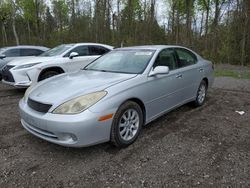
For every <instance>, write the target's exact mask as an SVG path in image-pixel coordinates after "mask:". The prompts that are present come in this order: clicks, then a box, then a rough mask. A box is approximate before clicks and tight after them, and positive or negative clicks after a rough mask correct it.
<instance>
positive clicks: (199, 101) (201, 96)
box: [193, 80, 207, 107]
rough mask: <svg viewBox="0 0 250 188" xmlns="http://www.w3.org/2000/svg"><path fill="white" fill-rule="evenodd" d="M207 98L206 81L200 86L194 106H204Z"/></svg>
mask: <svg viewBox="0 0 250 188" xmlns="http://www.w3.org/2000/svg"><path fill="white" fill-rule="evenodd" d="M206 96H207V82H206V81H205V80H202V81H201V83H200V85H199V88H198V91H197V94H196V99H195V101H194V102H193V105H194V106H195V107H199V106H202V105H203V104H204V103H205V101H206Z"/></svg>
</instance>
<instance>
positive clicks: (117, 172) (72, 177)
mask: <svg viewBox="0 0 250 188" xmlns="http://www.w3.org/2000/svg"><path fill="white" fill-rule="evenodd" d="M223 79H225V78H219V79H217V80H216V83H215V88H213V89H212V90H210V92H209V96H208V100H207V103H206V104H205V105H204V106H203V107H201V108H197V109H193V108H192V107H190V106H188V105H186V106H183V107H181V108H178V109H177V110H175V111H173V112H171V113H169V114H167V115H165V116H164V117H162V118H160V119H158V120H157V121H155V122H153V123H151V124H150V125H149V126H147V127H145V128H144V130H143V133H142V135H141V136H140V138H139V140H138V141H137V142H136V143H134V144H133V145H131V146H130V147H128V148H126V149H117V148H114V147H112V146H110V145H109V144H101V145H97V146H93V147H89V148H81V149H72V148H64V147H60V146H57V145H54V144H50V143H48V142H45V141H43V140H40V139H38V138H36V137H34V136H32V135H31V134H29V133H27V132H26V131H25V130H24V129H23V128H22V127H21V124H20V121H19V116H18V108H17V102H18V100H19V99H20V98H21V97H22V95H23V92H24V91H18V90H15V89H12V88H10V87H6V86H4V85H2V84H0V187H83V186H85V187H113V186H115V187H120V186H122V187H162V186H165V187H250V178H249V177H250V92H249V90H248V89H249V88H250V82H248V81H246V82H245V81H244V80H243V81H242V82H245V83H244V84H247V85H248V83H249V85H248V86H249V88H248V89H246V90H242V89H244V88H245V87H241V86H240V85H239V84H238V83H237V84H235V87H232V86H231V85H233V84H231V82H232V83H233V82H234V81H235V80H232V81H231V82H230V81H229V84H228V83H227V85H228V87H227V86H225V85H223V82H224V81H223ZM221 82H222V83H221ZM222 86H223V87H222ZM221 88H222V89H221ZM235 110H244V111H245V112H246V114H245V115H243V116H241V115H239V114H237V113H236V112H235Z"/></svg>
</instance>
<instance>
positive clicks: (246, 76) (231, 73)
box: [215, 70, 250, 80]
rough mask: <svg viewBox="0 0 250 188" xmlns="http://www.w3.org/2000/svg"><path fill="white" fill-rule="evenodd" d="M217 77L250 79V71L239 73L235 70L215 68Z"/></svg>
mask: <svg viewBox="0 0 250 188" xmlns="http://www.w3.org/2000/svg"><path fill="white" fill-rule="evenodd" d="M215 76H216V77H221V76H225V77H232V78H237V79H249V80H250V72H245V73H239V72H237V71H233V70H215Z"/></svg>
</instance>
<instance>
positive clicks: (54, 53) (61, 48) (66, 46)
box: [40, 44, 74, 57]
mask: <svg viewBox="0 0 250 188" xmlns="http://www.w3.org/2000/svg"><path fill="white" fill-rule="evenodd" d="M72 46H74V45H73V44H62V45H60V46H57V47H55V48H52V49H50V50H48V51H46V52H44V53H42V54H41V55H40V56H42V57H51V56H57V55H61V54H62V53H64V52H65V51H66V50H68V49H70V48H71V47H72Z"/></svg>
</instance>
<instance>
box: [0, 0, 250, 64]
mask: <svg viewBox="0 0 250 188" xmlns="http://www.w3.org/2000/svg"><path fill="white" fill-rule="evenodd" d="M249 19H250V1H249V0H1V1H0V27H1V32H0V46H10V45H16V44H33V45H44V46H48V47H54V46H56V45H58V44H62V43H72V42H100V43H107V44H110V45H114V46H116V47H120V46H131V45H143V44H177V45H184V46H187V47H190V48H191V49H194V50H195V51H197V52H199V53H200V54H201V55H203V56H204V57H206V58H209V59H211V60H212V61H214V62H215V63H230V64H240V65H250V21H249Z"/></svg>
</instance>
